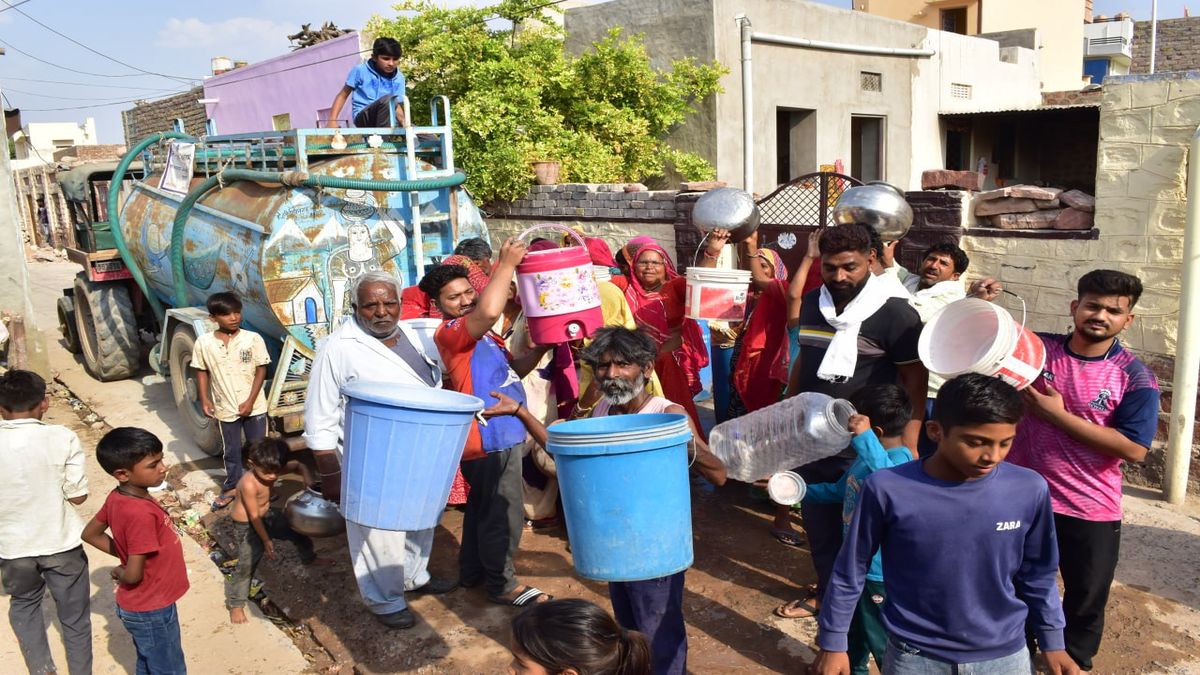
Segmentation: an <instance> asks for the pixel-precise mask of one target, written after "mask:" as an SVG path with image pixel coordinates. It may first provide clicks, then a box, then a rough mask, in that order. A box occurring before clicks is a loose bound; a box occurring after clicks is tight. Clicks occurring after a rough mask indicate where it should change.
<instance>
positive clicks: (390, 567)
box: [304, 272, 458, 628]
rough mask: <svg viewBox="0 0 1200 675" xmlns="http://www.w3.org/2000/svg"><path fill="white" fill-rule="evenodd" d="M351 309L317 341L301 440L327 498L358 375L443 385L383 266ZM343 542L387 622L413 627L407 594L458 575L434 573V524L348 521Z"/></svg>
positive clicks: (360, 285)
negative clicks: (403, 316) (396, 527)
mask: <svg viewBox="0 0 1200 675" xmlns="http://www.w3.org/2000/svg"><path fill="white" fill-rule="evenodd" d="M351 290H352V295H351V297H352V298H353V299H354V301H353V308H354V314H353V316H352V317H351V318H350V319H348V320H347V321H346V322H345V323H343V324H342V326H341V327H340V328H338V329H337V330H335V331H334V332H333V333H332V334H330V336H329V337H328V338H326V340H325V341H324V342H323V343H322V344H321V345H320V348H319V349H318V350H317V357H316V360H314V361H313V366H312V372H311V373H310V375H309V380H308V396H307V398H306V399H305V404H304V439H305V441H306V442H307V443H308V447H309V448H311V449H312V451H313V457H314V458H315V459H316V462H317V470H318V471H319V472H320V474H321V483H322V489H323V492H324V494H325V497H326V498H328V499H329V500H331V501H335V502H337V501H339V499H340V497H341V480H342V478H341V453H342V437H343V421H344V414H345V397H344V396H343V395H342V388H343V387H344V386H345V385H346V384H348V383H350V382H353V381H355V380H366V381H377V382H390V383H393V384H404V385H415V386H425V387H441V386H442V374H441V371H440V370H439V369H438V367H437V365H435V364H434V362H433V360H432V359H431V358H430V357H429V355H427V354H426V353H425V350H424V348H423V347H422V344H421V341H420V339H419V338H418V337H417V335H416V334H415V333H414V332H413V331H412V330H411V329H410V328H409V327H408V326H405V325H404V324H402V323H399V318H400V290H401V289H400V284H399V282H398V281H397V280H396V279H395V278H394V277H392V276H391V275H389V274H386V273H384V272H368V273H366V274H364V275H362V276H361V277H359V278H358V279H357V281H355V284H354V287H353V288H352V289H351ZM346 540H347V542H348V543H349V546H350V559H351V561H352V562H353V563H354V576H355V579H357V581H358V591H359V593H360V594H361V595H362V599H363V602H364V603H365V604H366V606H367V609H369V610H370V611H371V612H372V613H373V614H374V615H375V618H376V619H378V620H379V622H380V623H382V624H383V625H385V626H387V627H389V628H411V627H412V626H414V625H415V624H416V617H414V616H413V614H412V612H411V611H409V609H408V603H407V602H406V601H405V599H404V593H405V592H406V591H408V592H414V593H433V594H440V593H448V592H450V591H452V590H454V589H455V588H457V587H458V582H457V581H450V580H445V579H438V578H436V577H432V576H430V574H429V571H428V569H427V568H428V566H429V553H430V551H431V549H432V548H433V528H430V529H427V530H419V531H414V532H398V531H393V530H380V529H375V528H371V527H367V526H365V525H360V524H358V523H353V522H350V521H347V522H346Z"/></svg>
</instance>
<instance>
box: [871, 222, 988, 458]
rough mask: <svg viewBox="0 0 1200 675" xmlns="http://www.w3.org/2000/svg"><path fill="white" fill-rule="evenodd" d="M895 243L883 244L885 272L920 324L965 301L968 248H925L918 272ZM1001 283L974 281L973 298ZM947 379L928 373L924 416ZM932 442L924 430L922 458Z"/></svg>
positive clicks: (919, 447) (930, 412)
mask: <svg viewBox="0 0 1200 675" xmlns="http://www.w3.org/2000/svg"><path fill="white" fill-rule="evenodd" d="M895 246H896V242H892V243H891V244H889V245H886V246H884V247H883V252H882V256H881V257H882V262H883V273H884V274H885V275H889V274H890V275H894V276H895V277H896V279H897V280H898V281H899V282H900V283H901V285H903V286H904V289H905V290H906V291H908V293H909V295H911V296H912V297H911V298H909V301H908V304H909V306H911V307H912V308H913V309H915V310H917V314H920V315H921V323H928V322H929V319H931V318H932V317H933V315H934V314H937V313H938V311H939V310H941V308H943V307H945V306H946V305H948V304H950V303H952V302H955V301H957V300H962V299H963V298H965V297H967V295H968V293H967V292H966V291H964V290H963V282H962V279H961V277H962V275H963V274H964V273H966V271H967V265H969V264H970V262H971V261H970V259H969V258H968V257H967V254H966V252H965V251H963V250H962V249H961V248H959V247H958V246H956V245H955V244H952V243H950V242H941V243H937V244H934V245H933V246H930V247H929V248H927V249H925V253H923V254H922V255H921V265H920V267H919V268H918V272H917V273H916V274H913V273H911V272H909V271H908V270H907V269H905V268H904V266H902V265H897V264H896V260H895V258H894V257H893V255H892V254H893V252H894V251H895ZM1001 290H1002V288H1001V286H1000V284H998V283H996V282H995V281H994V280H992V279H983V280H981V281H977V282H975V283H973V284H971V292H970V295H971V297H975V298H980V299H982V300H987V301H989V302H991V301H992V300H995V299H996V297H997V296H998V295H1000V292H1001ZM945 381H946V379H945V378H944V377H942V376H941V375H938V374H937V373H929V396H928V399H927V400H926V404H925V418H926V419H932V416H933V401H934V399H935V398H937V393H938V389H940V388H941V387H942V384H944V383H945ZM935 447H936V446H935V444H934V443H933V441H931V440H930V439H929V437H928V436H926V435H925V431H924V429H922V430H921V437H920V440H919V441H918V443H917V451H918V453H920V456H921V457H925V456H926V455H928V454H930V453H931V452H933V450H934V448H935Z"/></svg>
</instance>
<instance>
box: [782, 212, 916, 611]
mask: <svg viewBox="0 0 1200 675" xmlns="http://www.w3.org/2000/svg"><path fill="white" fill-rule="evenodd" d="M820 246H821V278H822V280H823V281H824V284H823V285H822V286H821V287H820V288H817V289H814V290H812V291H810V292H808V293H807V294H805V296H804V299H803V300H802V302H801V305H800V355H799V356H798V357H797V358H796V362H795V363H793V364H792V371H791V378H790V381H789V382H788V390H787V395H788V396H794V395H795V394H798V393H800V392H803V391H816V392H821V393H823V394H828V395H830V396H833V397H834V398H849V397H850V396H852V395H854V394H855V393H856V392H857V391H859V390H860V389H862V388H863V387H867V386H870V385H874V384H899V385H900V386H901V387H903V388H904V391H905V392H907V393H908V398H909V401H910V402H911V403H912V410H913V418H912V420H910V421H909V423H908V425H907V426H906V427H905V430H904V445H905V447H907V448H909V449H912V450H915V449H916V447H917V437H918V435H919V434H920V430H921V424H922V421H923V418H924V412H925V394H926V388H927V384H928V375H929V374H928V372H927V371H926V370H925V366H924V365H922V363H921V361H920V359H919V358H918V356H917V340H918V339H919V338H920V335H921V317H920V315H918V314H917V311H916V310H915V309H913V308H912V307H911V306H909V304H908V299H907V297H905V295H904V294H900V293H895V292H894V291H892V290H888V289H889V288H891V287H890V286H887V285H886V284H885V282H884V281H883V280H882V279H876V278H875V277H873V276H872V274H871V267H872V265H873V264H874V262H875V251H874V250H873V249H872V247H871V231H870V230H869V229H868V228H867V227H866V226H864V225H860V224H857V223H855V224H850V225H840V226H838V227H831V228H828V229H826V230H825V231H824V232H822V233H821V239H820ZM864 291H865V294H864ZM892 295H894V296H895V297H891V296H892ZM860 296H862V297H860ZM855 300H858V302H855ZM852 303H853V304H852ZM835 326H838V327H835ZM855 343H857V344H856V345H855ZM831 346H833V348H834V349H836V350H838V353H837V354H835V355H834V357H833V358H826V357H827V356H830V355H829V353H828V352H829V351H830V349H831ZM914 454H915V453H914ZM853 461H854V452H853V451H852V450H849V449H847V450H845V451H843V452H842V453H840V454H838V455H835V456H833V457H829V458H827V459H823V460H820V461H817V462H813V463H811V464H808V465H806V466H804V467H802V468H801V469H800V471H799V473H800V476H801V477H802V478H804V480H805V481H806V482H808V483H833V482H836V481H837V480H838V479H839V478H841V477H842V474H844V473H845V472H846V469H847V468H849V466H850V464H852V463H853ZM800 512H801V515H802V516H803V518H804V529H805V532H806V533H807V535H808V543H809V550H811V551H812V558H813V567H815V568H816V572H817V588H816V593H815V594H814V595H813V596H811V597H810V598H805V599H802V600H798V601H793V602H790V603H788V604H786V605H784V606H783V607H780V608H778V609H777V610H776V614H778V615H779V616H783V617H785V618H801V617H806V616H815V615H816V613H817V609H818V608H819V607H820V600H821V595H822V594H823V593H824V591H825V584H826V583H827V582H828V580H829V575H830V573H831V571H832V569H833V561H834V559H835V558H836V557H837V553H838V549H840V548H841V546H842V505H841V504H810V503H808V502H802V503H801V506H800ZM809 599H811V600H812V602H808V600H809Z"/></svg>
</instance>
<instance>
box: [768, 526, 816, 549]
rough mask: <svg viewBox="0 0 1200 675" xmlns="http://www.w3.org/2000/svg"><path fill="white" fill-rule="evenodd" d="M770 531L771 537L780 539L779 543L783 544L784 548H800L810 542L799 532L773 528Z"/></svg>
mask: <svg viewBox="0 0 1200 675" xmlns="http://www.w3.org/2000/svg"><path fill="white" fill-rule="evenodd" d="M769 531H770V533H771V536H772V537H775V538H776V539H778V540H779V543H781V544H783V545H784V546H796V547H800V546H804V545H805V544H807V543H808V541H807V540H806V539H805V538H804V535H802V534H800V533H799V532H795V531H792V530H785V529H783V528H779V527H772V528H771V529H770V530H769Z"/></svg>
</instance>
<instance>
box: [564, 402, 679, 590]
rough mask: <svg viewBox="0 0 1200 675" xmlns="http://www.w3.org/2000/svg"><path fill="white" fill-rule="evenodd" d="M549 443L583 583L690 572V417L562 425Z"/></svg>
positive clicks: (633, 417)
mask: <svg viewBox="0 0 1200 675" xmlns="http://www.w3.org/2000/svg"><path fill="white" fill-rule="evenodd" d="M549 436H550V438H549V441H548V442H547V444H546V449H547V450H548V451H549V452H550V453H551V454H552V455H554V461H555V465H556V466H557V468H558V485H559V491H560V493H561V494H562V501H563V511H564V513H565V515H566V518H567V532H568V533H569V535H570V538H571V554H572V556H573V558H574V563H575V570H576V571H577V572H579V574H580V575H581V576H583V577H586V578H588V579H595V580H597V581H642V580H645V579H657V578H659V577H665V576H668V575H671V574H675V573H676V572H680V571H683V570H685V569H687V568H688V567H691V565H692V498H691V492H690V491H689V484H688V459H687V446H688V441H690V440H691V438H692V432H691V428H690V427H689V426H688V423H687V418H686V417H685V416H683V415H674V414H645V415H614V416H611V417H594V418H590V419H582V420H575V421H571V422H564V423H562V424H556V425H554V426H552V427H550V428H549Z"/></svg>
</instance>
